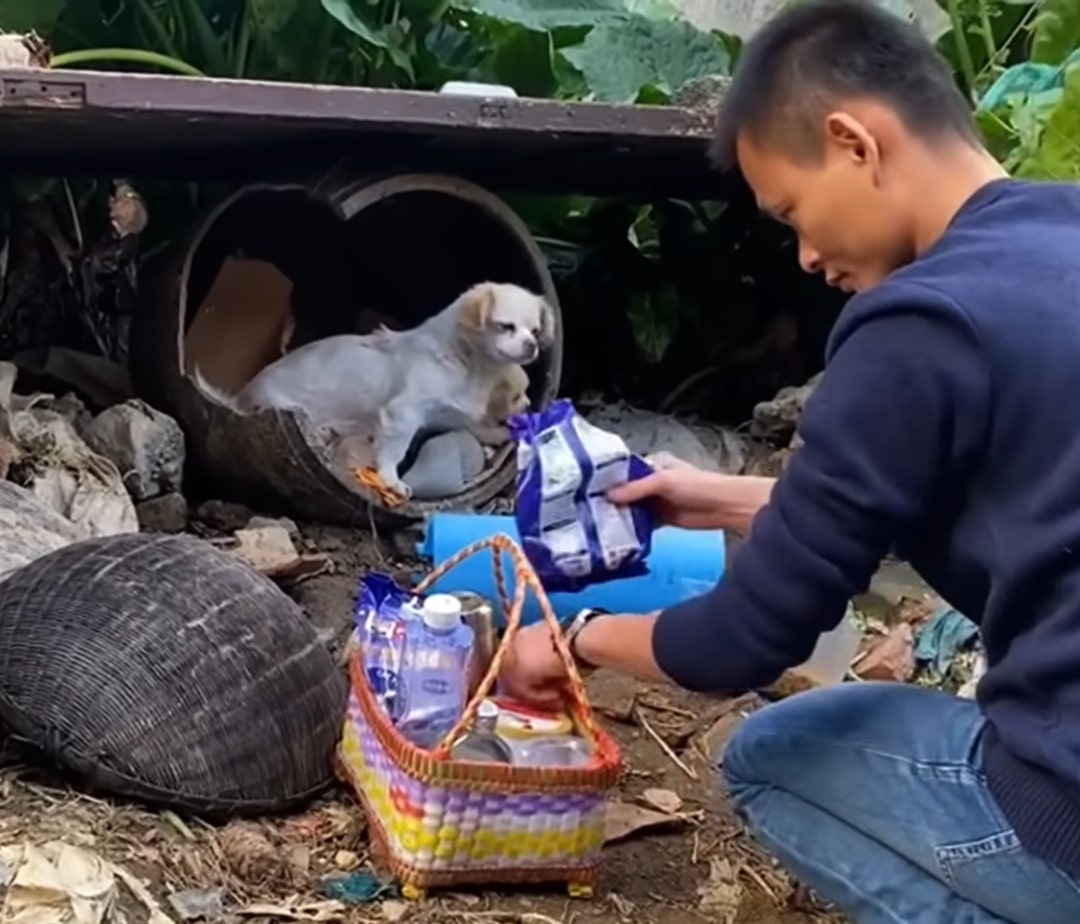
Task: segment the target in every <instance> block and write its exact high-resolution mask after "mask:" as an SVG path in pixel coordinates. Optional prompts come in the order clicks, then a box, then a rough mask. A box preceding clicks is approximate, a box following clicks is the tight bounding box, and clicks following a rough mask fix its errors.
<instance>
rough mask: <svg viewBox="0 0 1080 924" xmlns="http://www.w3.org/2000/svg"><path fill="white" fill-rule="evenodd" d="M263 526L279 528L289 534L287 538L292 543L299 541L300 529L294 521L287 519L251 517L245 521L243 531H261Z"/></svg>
mask: <svg viewBox="0 0 1080 924" xmlns="http://www.w3.org/2000/svg"><path fill="white" fill-rule="evenodd" d="M264 526H280V527H281V528H282V529H284V530H285V531H286V532H287V533H288V534H289V538H290V539H292V541H293V542H299V541H300V527H299V526H297V525H296V522H295V521H294V520H290V519H289V518H288V517H263V516H253V517H252V518H251V519H250V520H248V521H247V525H246V526H245V527H244V529H262V528H263V527H264Z"/></svg>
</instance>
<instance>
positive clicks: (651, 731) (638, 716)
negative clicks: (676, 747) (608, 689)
mask: <svg viewBox="0 0 1080 924" xmlns="http://www.w3.org/2000/svg"><path fill="white" fill-rule="evenodd" d="M633 715H634V721H636V722H637V723H638V725H640V726H641V727H642V729H644V731H645V734H647V735H648V736H649V737H650V738H652V740H653V741H655V742H656V744H657V746H658V747H659V748H660V750H661V751H663V752H664V754H665V755H666V756H667V758H668V760H670V761H671V762H672V763H673V764H675V766H676V767H678V768H679V769H680V770H682V772H683V773H685V774H686V775H687V776H688V777H690V779H692V780H697V779H698V775H697V771H696V770H694V768H693V767H689V766H687V765H686V763H685V762H684V761H683V759H682V758H681V757H679V755H678V754H676V753H675V752H674V751H673V750H672V749H671V745H669V744H668V743H667V742H666V741H665V740H664V739H663V738H661V737H660V733H659V732H658V731H657V730H656V729H655V728H653V727H652V726H651V725H650V724H649V723H648V721H647V720H646V718H645V716H644V715H642V713H641V707H640V706H637V705H635V706H634V713H633Z"/></svg>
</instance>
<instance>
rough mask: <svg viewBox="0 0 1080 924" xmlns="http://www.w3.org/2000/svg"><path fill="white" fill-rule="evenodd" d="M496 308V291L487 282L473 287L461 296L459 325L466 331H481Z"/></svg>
mask: <svg viewBox="0 0 1080 924" xmlns="http://www.w3.org/2000/svg"><path fill="white" fill-rule="evenodd" d="M494 307H495V290H494V289H493V288H492V287H491V286H490V285H488V284H487V283H486V282H482V283H480V285H477V286H473V287H472V288H471V289H469V291H468V292H466V293H465V294H464V295H462V296H461V312H460V313H459V314H458V325H459V326H460V327H461V328H462V329H464V330H466V331H481V330H483V329H484V327H485V326H487V322H488V318H489V317H491V309H492V308H494Z"/></svg>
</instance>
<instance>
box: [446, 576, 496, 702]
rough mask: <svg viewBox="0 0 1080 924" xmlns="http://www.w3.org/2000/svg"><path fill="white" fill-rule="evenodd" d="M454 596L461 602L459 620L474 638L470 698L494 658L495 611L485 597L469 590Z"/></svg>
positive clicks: (456, 593)
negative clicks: (463, 622)
mask: <svg viewBox="0 0 1080 924" xmlns="http://www.w3.org/2000/svg"><path fill="white" fill-rule="evenodd" d="M454 596H455V597H457V598H458V600H460V601H461V618H462V619H463V620H464V621H465V624H466V625H467V626H468V627H469V628H470V629H472V630H473V635H474V636H476V643H475V648H474V649H473V660H472V669H471V671H470V677H469V695H470V696H471V695H472V694H473V693H474V692H476V689H477V687H479V686H480V681H482V680H483V679H484V675H485V674H486V673H487V672H488V668H489V667H491V662H492V659H494V657H495V646H496V644H497V639H496V635H495V609H494V607H493V606H492V605H491V602H490V601H489V600H488V599H487V598H486V597H482V596H481V595H480V594H474V593H473V592H472V591H470V590H460V591H455V592H454Z"/></svg>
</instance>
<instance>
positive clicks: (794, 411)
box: [752, 372, 823, 449]
mask: <svg viewBox="0 0 1080 924" xmlns="http://www.w3.org/2000/svg"><path fill="white" fill-rule="evenodd" d="M822 375H823V373H820V372H819V373H818V374H817V375H815V376H814V377H813V378H812V379H810V381H808V382H807V383H806V384H805V385H800V386H798V387H788V388H781V389H780V391H779V392H777V394H776V397H775V398H773V399H772V401H762V402H761V403H760V404H758V405H756V406H755V407H754V418H753V427H752V432H753V434H754V436H757V437H760V438H762V439H765V440H768V441H769V442H770V443H773V444H775V445H776V446H787V447H789V448H791V449H797V448H798V446H797V445H795V446H791V445H790V443H791V440H792V437H794V436H795V430H796V429H797V428H798V426H799V421H800V420H801V419H802V414H803V408H804V407H805V406H806V402H807V400H808V399H809V398H810V396H811V395H812V394H813V393H814V389H815V388H817V386H818V383H819V382H820V381H821V376H822Z"/></svg>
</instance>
